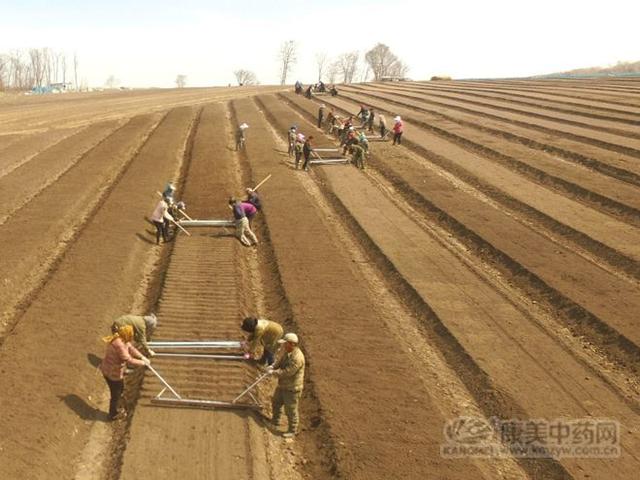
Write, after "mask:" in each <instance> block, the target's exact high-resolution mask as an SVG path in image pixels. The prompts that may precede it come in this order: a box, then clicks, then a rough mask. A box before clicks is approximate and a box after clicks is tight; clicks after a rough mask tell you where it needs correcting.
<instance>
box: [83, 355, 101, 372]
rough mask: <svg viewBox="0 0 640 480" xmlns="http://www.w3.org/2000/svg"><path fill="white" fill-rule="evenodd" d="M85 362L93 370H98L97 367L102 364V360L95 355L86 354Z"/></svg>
mask: <svg viewBox="0 0 640 480" xmlns="http://www.w3.org/2000/svg"><path fill="white" fill-rule="evenodd" d="M87 360H88V361H89V363H90V364H91V366H92V367H95V368H98V366H99V365H100V363H101V362H102V359H101V358H100V357H99V356H97V355H96V354H95V353H87Z"/></svg>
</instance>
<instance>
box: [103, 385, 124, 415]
mask: <svg viewBox="0 0 640 480" xmlns="http://www.w3.org/2000/svg"><path fill="white" fill-rule="evenodd" d="M103 376H104V375H103ZM104 379H105V380H106V382H107V385H109V391H110V392H111V400H110V401H109V418H110V419H113V418H114V417H115V416H116V415H117V414H118V403H119V402H120V397H121V396H122V392H123V391H124V381H123V380H111V379H109V378H107V377H104Z"/></svg>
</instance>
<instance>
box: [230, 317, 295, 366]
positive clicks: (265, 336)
mask: <svg viewBox="0 0 640 480" xmlns="http://www.w3.org/2000/svg"><path fill="white" fill-rule="evenodd" d="M240 328H242V330H244V331H245V332H248V333H249V337H248V338H247V353H248V356H249V357H250V358H255V359H256V360H258V359H257V358H256V356H257V354H258V351H259V350H260V347H262V357H261V358H260V359H259V360H258V362H259V363H261V364H263V365H264V364H267V365H271V364H273V362H274V361H275V359H276V353H277V352H278V348H280V345H278V340H280V339H281V338H282V335H283V334H284V330H283V329H282V326H281V325H280V324H279V323H276V322H272V321H271V320H265V319H262V318H260V319H258V318H256V317H246V318H245V319H244V320H243V321H242V325H241V327H240Z"/></svg>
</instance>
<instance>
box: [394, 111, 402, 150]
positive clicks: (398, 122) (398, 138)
mask: <svg viewBox="0 0 640 480" xmlns="http://www.w3.org/2000/svg"><path fill="white" fill-rule="evenodd" d="M402 132H404V124H403V123H402V118H400V116H397V117H395V118H394V119H393V144H394V145H396V144H397V145H400V144H401V143H402Z"/></svg>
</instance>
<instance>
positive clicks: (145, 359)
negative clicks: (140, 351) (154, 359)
mask: <svg viewBox="0 0 640 480" xmlns="http://www.w3.org/2000/svg"><path fill="white" fill-rule="evenodd" d="M140 360H142V363H144V366H145V367H148V366H149V365H151V360H149V359H148V358H147V357H142V358H141V359H140Z"/></svg>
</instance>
